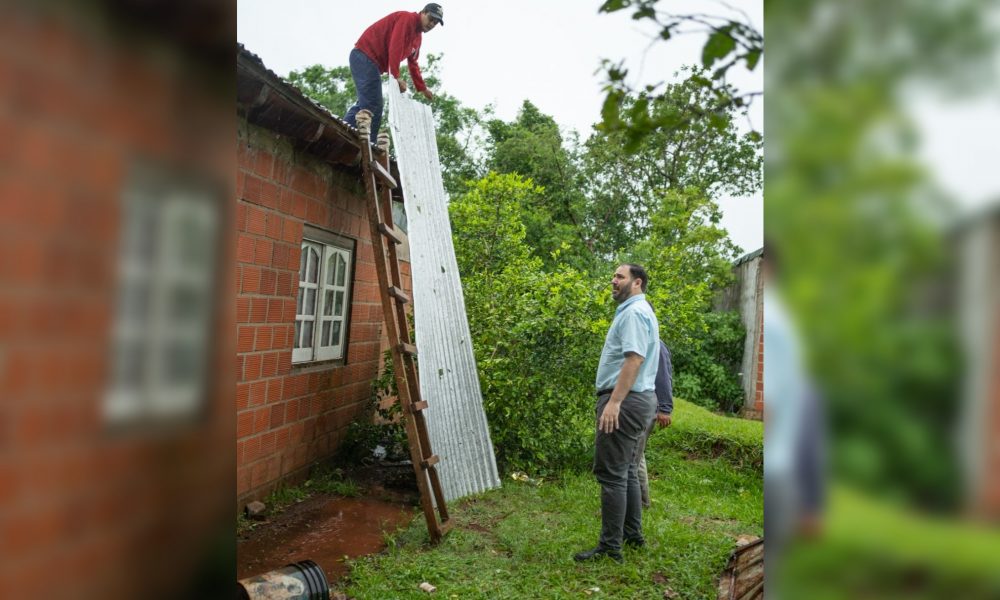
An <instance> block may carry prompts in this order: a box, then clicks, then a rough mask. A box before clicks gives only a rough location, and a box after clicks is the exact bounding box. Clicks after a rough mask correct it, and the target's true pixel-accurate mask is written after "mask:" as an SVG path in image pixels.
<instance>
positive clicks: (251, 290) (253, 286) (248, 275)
mask: <svg viewBox="0 0 1000 600" xmlns="http://www.w3.org/2000/svg"><path fill="white" fill-rule="evenodd" d="M242 270H243V282H242V285H241V286H240V289H241V290H242V291H243V293H244V294H256V293H259V292H260V267H253V266H250V265H245V266H243V267H242Z"/></svg>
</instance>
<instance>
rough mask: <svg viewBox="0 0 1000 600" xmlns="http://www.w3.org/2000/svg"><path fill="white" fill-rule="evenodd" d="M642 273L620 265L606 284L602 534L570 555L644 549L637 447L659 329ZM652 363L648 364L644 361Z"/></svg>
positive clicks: (600, 391) (651, 407) (598, 465)
mask: <svg viewBox="0 0 1000 600" xmlns="http://www.w3.org/2000/svg"><path fill="white" fill-rule="evenodd" d="M648 284H649V276H648V275H647V274H646V270H645V269H643V268H642V267H641V266H639V265H634V264H627V263H626V264H623V265H621V266H619V267H618V269H617V270H616V271H615V274H614V276H613V277H612V279H611V291H612V297H613V298H614V300H615V302H617V303H618V308H617V309H616V310H615V318H614V320H613V321H612V322H611V327H610V328H609V329H608V335H607V337H606V338H605V340H604V349H603V350H602V351H601V359H600V362H599V363H598V367H597V378H596V381H595V384H596V387H597V408H596V411H595V414H596V416H597V432H596V434H595V439H594V446H595V452H594V475H595V476H596V478H597V481H598V483H600V484H601V535H600V538H599V541H598V543H597V547H595V548H593V549H592V550H586V551H584V552H579V553H577V554H576V555H574V556H573V558H574V560H576V561H581V562H582V561H588V560H594V559H598V558H602V557H605V556H606V557H608V558H611V559H613V560H615V561H617V562H622V554H621V549H622V545H623V544H626V545H629V546H633V547H641V546H643V545H645V543H646V542H645V539H644V538H643V536H642V504H641V499H640V492H639V479H638V474H637V471H638V460H637V456H636V452H635V450H636V446H637V445H638V443H639V438H640V437H641V436H642V435H643V434H644V433H645V430H646V425H647V424H648V423H649V422H650V421H652V419H653V414H654V413H655V411H656V396H655V394H654V393H653V390H654V383H655V379H656V371H657V367H658V361H657V360H656V358H655V357H656V353H657V352H658V351H659V340H660V325H659V323H658V322H657V320H656V315H655V314H653V310H652V308H651V307H650V305H649V303H648V302H646V295H645V291H646V288H647V286H648ZM647 358H652V360H646V359H647Z"/></svg>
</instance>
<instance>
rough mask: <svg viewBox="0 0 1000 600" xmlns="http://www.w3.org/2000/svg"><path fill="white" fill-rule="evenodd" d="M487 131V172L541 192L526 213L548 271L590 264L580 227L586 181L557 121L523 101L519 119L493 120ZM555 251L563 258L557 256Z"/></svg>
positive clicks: (533, 244) (533, 245)
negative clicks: (518, 178)
mask: <svg viewBox="0 0 1000 600" xmlns="http://www.w3.org/2000/svg"><path fill="white" fill-rule="evenodd" d="M487 130H488V132H489V139H488V154H489V156H490V160H489V163H488V164H489V167H490V168H491V169H492V170H494V171H497V172H499V173H516V174H518V175H521V176H522V177H525V178H527V179H530V180H531V181H532V182H533V183H534V184H535V185H537V186H539V187H540V188H541V190H540V192H541V193H539V194H536V195H534V196H532V197H531V198H530V200H531V201H530V202H528V203H526V204H525V205H524V207H523V208H524V212H523V214H522V218H523V221H524V225H525V228H526V237H525V239H526V242H527V245H528V247H529V248H530V249H531V250H532V252H533V254H534V255H535V256H537V257H538V258H540V259H541V260H542V261H543V263H545V264H546V265H547V266H553V265H555V264H556V263H558V262H563V263H566V262H569V263H570V264H572V265H574V266H577V267H582V266H586V265H589V264H590V258H591V254H592V253H591V251H590V248H589V247H588V242H587V240H586V238H585V237H584V230H583V228H582V227H581V223H582V219H583V216H582V213H581V211H582V209H583V204H584V192H583V190H584V189H585V188H584V186H585V182H584V180H583V178H582V173H581V171H580V167H579V161H578V159H577V157H576V155H575V154H574V153H573V152H571V151H570V150H568V149H567V148H566V147H565V146H564V140H563V135H562V133H561V132H560V131H559V126H558V125H557V124H556V122H555V119H553V118H552V117H551V116H549V115H546V114H543V113H542V112H541V111H539V110H538V108H537V107H536V106H535V105H534V104H532V103H531V102H529V101H527V100H525V101H524V104H523V105H522V106H521V110H520V112H519V113H518V115H517V119H516V120H514V121H513V122H510V123H506V122H503V121H500V120H497V119H495V120H492V121H490V122H489V123H488V124H487ZM556 252H558V253H559V254H560V258H559V259H555V258H554V257H553V254H554V253H556Z"/></svg>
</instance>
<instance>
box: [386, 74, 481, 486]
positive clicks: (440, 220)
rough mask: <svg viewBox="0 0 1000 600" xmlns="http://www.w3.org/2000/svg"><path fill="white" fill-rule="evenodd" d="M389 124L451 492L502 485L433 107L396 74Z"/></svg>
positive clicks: (442, 466) (420, 343) (425, 390)
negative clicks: (400, 84)
mask: <svg viewBox="0 0 1000 600" xmlns="http://www.w3.org/2000/svg"><path fill="white" fill-rule="evenodd" d="M388 88H389V128H390V131H391V132H392V138H393V144H394V146H395V148H396V162H397V163H398V165H399V174H400V180H401V181H400V183H401V184H402V188H403V199H404V203H405V207H406V214H407V219H408V224H409V234H410V264H411V268H412V273H413V308H414V317H415V319H416V339H417V348H418V350H419V353H420V354H419V356H418V360H419V365H418V367H419V372H420V394H421V395H422V396H423V399H424V400H426V401H427V403H428V405H429V408H428V409H427V410H426V412H425V413H424V414H425V415H426V420H427V431H428V434H429V436H430V440H431V448H432V450H433V451H434V453H435V454H437V455H438V456H439V457H441V462H440V463H438V472H439V474H440V476H441V487H442V488H444V496H445V499H446V500H453V499H455V498H461V497H462V496H466V495H468V494H473V493H477V492H482V491H485V490H488V489H491V488H495V487H498V486H499V485H500V478H499V475H498V474H497V466H496V457H495V456H494V454H493V443H492V441H491V440H490V430H489V426H488V425H487V423H486V414H485V412H484V411H483V396H482V392H481V391H480V389H479V376H478V374H477V371H476V359H475V356H474V355H473V351H472V338H471V336H470V334H469V322H468V320H467V318H466V316H465V299H464V297H463V295H462V282H461V280H460V279H459V276H458V263H457V261H456V259H455V248H454V246H452V240H451V222H450V221H449V220H448V203H447V199H446V197H445V193H444V184H443V183H442V180H441V164H440V162H439V161H438V151H437V141H436V138H435V133H434V119H433V116H432V114H431V109H430V107H429V106H427V105H425V104H421V103H419V102H416V101H415V100H413V99H412V98H409V97H407V96H404V95H403V94H400V92H399V89H398V88H397V87H396V85H395V82H393V81H392V80H390V85H389V86H388Z"/></svg>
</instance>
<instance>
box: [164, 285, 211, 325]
mask: <svg viewBox="0 0 1000 600" xmlns="http://www.w3.org/2000/svg"><path fill="white" fill-rule="evenodd" d="M171 295H172V298H171V299H170V304H171V306H170V311H169V314H170V316H171V317H172V318H173V319H176V320H177V321H175V322H190V321H192V320H195V319H197V318H198V317H200V316H202V313H203V310H204V308H205V306H204V296H203V294H202V292H201V290H199V289H198V288H196V287H194V286H191V285H178V286H176V287H175V288H174V289H173V292H172V294H171Z"/></svg>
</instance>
